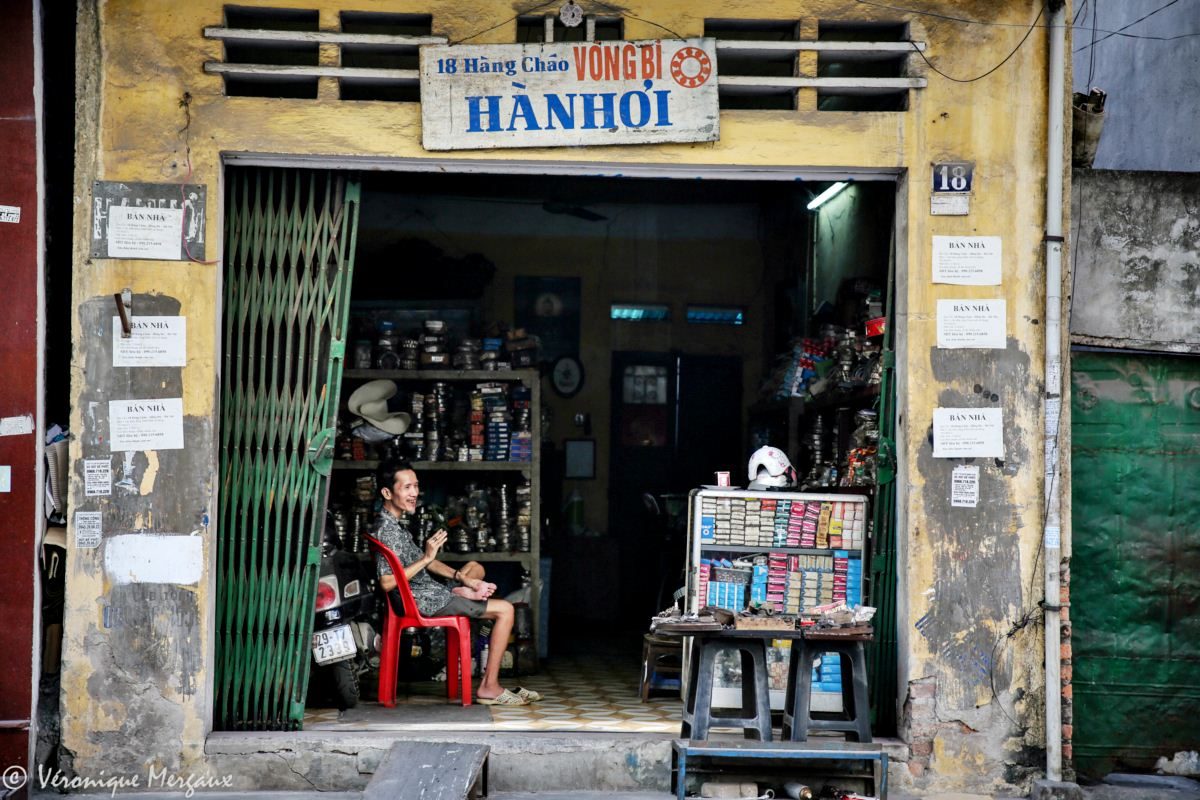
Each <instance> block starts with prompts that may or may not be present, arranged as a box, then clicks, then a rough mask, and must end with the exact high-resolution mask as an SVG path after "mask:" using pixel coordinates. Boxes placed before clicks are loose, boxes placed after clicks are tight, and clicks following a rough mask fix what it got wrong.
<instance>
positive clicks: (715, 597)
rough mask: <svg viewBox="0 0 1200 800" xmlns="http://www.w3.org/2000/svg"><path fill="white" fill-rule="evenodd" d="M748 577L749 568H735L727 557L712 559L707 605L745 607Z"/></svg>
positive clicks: (739, 609)
mask: <svg viewBox="0 0 1200 800" xmlns="http://www.w3.org/2000/svg"><path fill="white" fill-rule="evenodd" d="M750 579H751V571H750V570H747V569H742V568H740V567H736V568H735V567H734V565H733V563H732V562H730V561H729V560H727V559H713V560H712V564H711V570H710V572H709V578H708V605H710V606H716V607H717V608H727V609H729V610H730V611H735V612H736V611H741V610H742V609H743V608H745V607H746V590H747V588H748V587H749V585H750Z"/></svg>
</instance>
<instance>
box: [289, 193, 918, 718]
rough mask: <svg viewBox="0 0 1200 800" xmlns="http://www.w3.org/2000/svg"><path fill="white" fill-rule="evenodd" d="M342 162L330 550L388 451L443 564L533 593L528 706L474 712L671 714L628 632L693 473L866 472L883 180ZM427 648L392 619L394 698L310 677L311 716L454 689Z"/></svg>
mask: <svg viewBox="0 0 1200 800" xmlns="http://www.w3.org/2000/svg"><path fill="white" fill-rule="evenodd" d="M360 178H361V183H362V201H361V206H360V217H359V224H358V234H357V247H356V252H355V265H354V282H353V289H352V302H351V309H350V318H351V328H350V339H351V341H348V342H347V348H346V372H345V375H344V377H343V380H342V390H341V393H342V405H341V413H340V416H339V432H338V441H337V447H336V452H335V459H334V464H333V467H334V469H333V472H332V476H331V479H330V494H329V507H330V509H331V515H332V519H334V520H335V526H336V530H337V536H338V537H339V540H340V542H341V543H342V544H345V545H346V546H348V547H350V548H353V549H357V550H359V551H360V552H365V551H366V545H365V544H364V543H363V541H362V538H361V534H362V533H366V532H369V530H370V526H371V525H373V522H374V513H375V509H374V508H373V506H374V505H375V503H374V498H375V497H376V496H377V493H376V492H375V487H374V477H373V476H374V472H373V469H372V468H373V467H374V465H375V464H377V463H378V461H379V460H380V459H383V458H387V457H390V456H400V457H405V458H408V459H409V460H411V461H413V462H414V463H415V464H416V465H417V472H418V475H419V476H420V480H421V490H422V496H421V503H422V506H421V508H420V509H419V511H418V513H417V519H416V520H415V521H414V522H413V523H412V526H411V527H412V529H413V530H414V532H415V533H416V535H417V537H418V539H420V538H421V537H423V536H424V535H427V534H428V533H429V532H431V531H432V530H434V529H435V528H437V527H446V528H447V529H448V530H449V533H450V536H449V540H448V543H447V546H446V549H445V550H444V551H443V554H442V556H441V558H442V560H443V561H445V562H447V563H449V564H452V565H454V566H458V565H460V564H462V563H465V562H466V561H468V560H478V561H480V562H481V563H482V564H483V566H484V567H485V568H486V570H487V579H488V580H489V581H494V582H496V583H497V585H498V586H499V591H498V596H508V597H510V598H512V599H514V600H516V601H518V603H525V604H528V605H529V606H530V607H529V608H528V609H527V610H525V612H524V616H522V614H521V612H519V614H518V622H517V626H516V633H515V635H514V641H513V643H512V645H511V646H510V648H509V651H510V653H511V654H512V656H513V665H512V671H511V673H510V674H509V675H508V676H507V677H505V679H504V682H505V683H506V685H521V686H526V687H540V692H541V693H542V694H543V695H545V696H547V700H546V701H543V702H541V703H538V704H531V705H529V706H524V707H516V708H500V707H491V709H490V715H488V710H485V709H484V708H481V707H474V708H473V709H472V710H471V715H472V719H474V717H475V716H478V715H481V714H483V715H488V716H490V720H491V725H492V726H494V727H496V728H499V729H519V730H579V729H584V730H587V729H595V730H626V731H642V730H644V731H661V732H672V731H675V732H677V730H678V716H677V710H678V704H679V692H678V676H677V675H672V674H670V671H669V669H665V670H664V671H663V674H661V675H659V674H651V675H650V676H649V677H650V686H649V687H648V691H647V692H645V693H643V691H642V680H643V652H642V648H643V635H644V634H645V633H646V631H647V629H648V623H649V620H650V618H651V617H652V616H653V615H654V614H655V613H656V612H657V611H660V610H661V609H663V608H665V607H667V606H669V605H671V604H672V603H674V602H676V598H675V592H676V591H677V590H680V589H681V588H682V587H683V586H684V583H685V579H684V575H685V568H686V563H687V559H688V557H689V555H688V553H687V552H686V547H687V527H688V494H689V492H690V491H692V490H693V489H697V488H699V487H701V486H706V485H712V484H715V483H717V477H716V473H718V472H728V473H729V475H730V479H731V483H732V484H733V485H734V486H739V485H741V486H744V485H745V484H746V483H747V473H746V470H747V460H748V458H749V456H750V454H751V453H753V452H754V451H755V450H756V449H757V448H759V447H760V446H763V445H773V446H776V447H779V448H780V449H781V450H783V451H784V452H785V453H786V454H787V456H788V457H789V458H790V459H791V461H792V463H793V465H794V466H795V468H796V470H797V474H798V478H799V480H800V481H801V483H802V484H803V485H804V486H805V487H806V490H810V491H826V488H828V489H829V491H842V492H848V491H857V492H869V491H870V490H871V488H873V487H872V486H868V484H873V481H874V475H873V473H870V472H864V471H863V468H862V464H861V463H860V464H857V465H856V464H854V463H853V461H852V459H851V458H849V457H848V453H850V451H851V450H852V449H853V448H852V447H851V444H852V443H851V442H850V439H851V434H852V433H853V431H854V429H855V427H856V426H857V425H859V424H861V422H862V419H863V418H862V417H861V416H856V415H857V414H858V412H859V411H862V410H864V409H867V410H870V409H873V408H876V407H877V405H878V396H879V391H880V388H879V383H878V372H879V365H878V362H879V355H878V354H879V350H880V349H881V347H882V345H883V340H882V337H881V336H871V337H868V336H867V335H866V327H865V326H866V323H867V321H868V320H873V319H877V318H880V317H883V316H884V315H885V313H886V308H887V306H886V303H887V293H888V282H889V259H890V257H891V253H892V248H893V241H892V230H893V218H894V204H895V185H894V184H893V183H892V182H890V181H857V182H849V183H843V184H834V183H832V182H828V181H812V182H808V181H793V180H787V181H754V182H751V181H736V180H695V179H693V180H678V179H643V178H626V177H581V176H533V175H499V174H433V173H385V172H379V173H369V174H363V175H361V176H360ZM850 351H853V352H852V354H851V355H847V353H849V352H850ZM839 356H840V358H839ZM381 359H382V360H381ZM497 366H499V368H500V369H499V371H496V372H492V373H491V374H490V375H489V372H490V371H491V370H493V369H495V368H496V367H497ZM464 369H465V370H467V372H460V373H458V376H459V377H457V378H456V377H449V376H452V375H454V374H455V372H456V371H458V370H464ZM531 370H532V371H531ZM872 373H874V374H872ZM522 375H523V376H525V378H524V380H522V379H520V376H522ZM530 376H532V377H530ZM381 379H382V380H389V379H391V380H393V383H394V384H395V387H396V392H395V394H394V395H391V396H390V397H388V398H386V399H387V405H388V411H389V413H390V414H391V415H392V419H393V421H395V419H396V417H397V412H404V413H406V414H407V415H408V422H407V424H403V423H401V424H400V425H399V426H398V427H393V428H392V429H391V433H393V434H395V435H393V436H391V437H389V438H387V439H383V438H381V437H379V436H378V435H376V437H375V438H374V439H372V438H371V437H362V436H361V433H362V432H361V431H356V428H357V427H358V426H359V425H360V424H361V420H360V419H359V418H358V417H356V416H355V415H354V414H353V413H351V412H350V410H349V405H348V404H349V403H350V402H351V396H352V395H353V394H354V392H355V390H357V389H359V388H360V387H362V386H364V385H366V384H368V383H371V382H372V381H376V382H378V381H380V380H381ZM485 384H491V385H492V386H491V389H487V388H485V386H484V385H485ZM376 385H379V384H378V383H377V384H376ZM385 388H386V387H385ZM814 390H815V391H820V392H824V395H823V397H824V401H814V399H813V397H814V395H813V394H812V392H813V391H814ZM489 391H493V392H497V393H498V395H493V396H491V397H489V396H488V394H487V393H488V392H489ZM385 394H390V393H388V392H385ZM801 396H807V400H808V403H809V410H808V411H807V413H806V412H805V411H804V408H803V402H799V403H797V402H795V401H796V399H797V398H798V397H801ZM818 396H820V395H818ZM497 397H499V399H497ZM481 409H483V412H484V413H482V414H479V413H476V414H475V415H474V416H472V415H471V411H472V410H474V411H475V412H479V411H480V410H481ZM868 416H869V414H868ZM472 425H474V427H472ZM400 429H403V432H402V433H399V434H396V431H397V430H400ZM822 439H823V441H822ZM858 444H861V442H859V443H858ZM497 461H499V462H501V463H500V464H499V465H497V463H496V462H497ZM505 462H507V463H505ZM856 469H857V472H856V473H855V470H856ZM848 470H849V472H850V473H854V474H847V471H848ZM847 487H851V488H847ZM798 488H799V487H798ZM418 544H420V541H418ZM481 554H482V555H481ZM535 568H536V569H537V570H538V571H539V574H540V584H539V588H540V591H539V592H534V591H533V590H532V588H531V586H530V584H531V583H533V581H532V573H533V570H534V569H535ZM862 591H863V592H864V593H866V592H869V587H864V588H863V590H862ZM518 607H519V608H520V606H518ZM443 646H444V645H443V644H442V643H441V642H440V641H439V634H433V635H427V634H419V635H416V636H408V637H406V638H405V640H404V641H403V643H402V649H401V652H402V655H401V658H400V662H401V664H400V682H399V687H398V702H399V703H400V705H399V707H398V709H380V708H378V707H376V706H374V699H375V688H374V686H373V685H372V684H370V682H369V681H367V682H364V684H363V685H362V686H361V687H360V692H361V695H362V703H361V704H360V706H359V708H358V709H355V710H352V711H347V712H343V713H340V714H339V713H338V711H337V710H336V708H333V706H335V705H337V704H336V702H330V701H329V700H328V697H322V696H320V695H319V693H318V694H315V695H310V702H309V712H308V714H307V716H306V721H305V727H306V728H308V729H318V730H319V729H322V728H323V727H346V726H347V725H349V726H350V727H359V728H371V727H377V726H382V727H387V726H388V725H387V723H388V720H389V717H388V716H387V713H392V714H393V717H391V718H390V719H397V718H398V717H396V716H394V715H395V713H396V712H400V711H403V709H404V708H405V706H406V704H407V705H408V706H409V712H410V713H411V712H412V710H413V709H412V707H413V706H426V707H428V706H436V705H445V706H449V705H451V701H447V699H446V694H445V683H443V682H439V680H438V678H439V677H442V679H443V680H444V675H443V676H439V675H438V674H437V673H438V671H439V669H440V668H441V667H444V665H445V660H444V658H445V657H444V655H443V654H442V650H441V648H442V647H443ZM667 666H669V664H668V665H667ZM318 688H319V687H318ZM647 696H648V701H647ZM547 701H550V702H549V705H548V704H547ZM454 705H455V707H457V706H456V701H455V703H454ZM458 710H460V711H463V712H466V711H467V710H466V709H458ZM385 712H386V713H385ZM487 718H488V717H487V716H480V720H486V719H487ZM480 724H483V723H482V722H480Z"/></svg>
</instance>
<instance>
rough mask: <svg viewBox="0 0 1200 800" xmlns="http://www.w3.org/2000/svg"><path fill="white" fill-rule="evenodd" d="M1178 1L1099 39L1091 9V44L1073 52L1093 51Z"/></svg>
mask: <svg viewBox="0 0 1200 800" xmlns="http://www.w3.org/2000/svg"><path fill="white" fill-rule="evenodd" d="M1178 2H1179V0H1168V2H1167V3H1166V5H1162V6H1159V7H1158V8H1156V9H1154V10H1153V11H1151V12H1150V13H1149V14H1146V15H1145V16H1142V17H1138V18H1137V19H1135V20H1134V21H1133V22H1131V23H1129V24H1128V25H1125V26H1124V27H1121V28H1117V29H1116V30H1115V31H1113V32H1111V33H1109V34H1108V35H1106V36H1105V37H1104V38H1103V39H1099V40H1097V39H1096V23H1095V19H1096V17H1095V11H1093V12H1092V41H1091V44H1086V45H1084V46H1083V47H1081V48H1079V49H1078V50H1076V51H1074V52H1076V53H1082V52H1083V51H1084V50H1088V49H1091V50H1092V51H1093V52H1095V47H1096V45H1098V44H1100V42H1103V41H1106V40H1108V39H1111V38H1112V37H1114V36H1117V35H1118V34H1120V33H1121V32H1122V31H1124V30H1128V29H1129V28H1132V27H1133V26H1134V25H1137V24H1138V23H1139V22H1144V21H1145V20H1148V19H1150V18H1151V17H1153V16H1154V15H1155V14H1157V13H1158V12H1160V11H1166V10H1167V9H1168V8H1170V7H1171V6H1173V5H1175V4H1176V3H1178ZM1097 5H1099V2H1098V1H1097ZM1185 35H1186V34H1185ZM1172 38H1175V37H1172ZM1088 83H1089V84H1090V83H1091V80H1089V81H1088Z"/></svg>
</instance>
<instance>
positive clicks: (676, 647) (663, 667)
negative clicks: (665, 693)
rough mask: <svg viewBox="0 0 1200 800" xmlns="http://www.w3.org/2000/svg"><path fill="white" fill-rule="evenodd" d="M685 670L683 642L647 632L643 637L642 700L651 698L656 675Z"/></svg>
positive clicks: (675, 673) (677, 673) (671, 673)
mask: <svg viewBox="0 0 1200 800" xmlns="http://www.w3.org/2000/svg"><path fill="white" fill-rule="evenodd" d="M681 672H683V642H681V641H680V640H679V639H677V638H672V637H669V636H655V635H654V634H653V633H647V634H646V635H645V636H643V637H642V685H641V697H642V702H643V703H644V702H646V701H647V700H649V699H650V692H651V691H652V690H653V686H652V685H651V684H652V683H653V679H654V676H655V675H676V676H677V675H679V674H680V673H681Z"/></svg>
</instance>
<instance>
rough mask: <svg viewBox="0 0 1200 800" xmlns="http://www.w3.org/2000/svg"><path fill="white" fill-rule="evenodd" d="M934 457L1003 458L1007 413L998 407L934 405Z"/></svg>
mask: <svg viewBox="0 0 1200 800" xmlns="http://www.w3.org/2000/svg"><path fill="white" fill-rule="evenodd" d="M933 457H934V458H1004V412H1003V410H1002V409H999V408H935V409H934V410H933Z"/></svg>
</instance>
